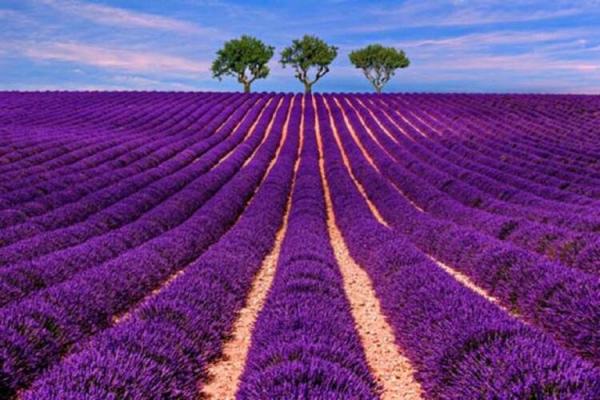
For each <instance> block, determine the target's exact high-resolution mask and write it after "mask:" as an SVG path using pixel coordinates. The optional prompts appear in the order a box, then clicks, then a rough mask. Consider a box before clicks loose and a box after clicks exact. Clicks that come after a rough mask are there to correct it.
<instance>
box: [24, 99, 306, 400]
mask: <svg viewBox="0 0 600 400" xmlns="http://www.w3.org/2000/svg"><path fill="white" fill-rule="evenodd" d="M300 117H301V103H300V97H299V96H296V97H295V100H294V105H293V107H292V110H291V115H290V121H289V127H288V130H287V138H286V141H285V143H284V144H283V147H282V149H281V151H280V154H279V156H278V157H277V158H276V160H275V163H274V164H273V167H272V169H271V170H270V171H269V174H268V175H267V177H266V178H265V180H264V181H263V183H262V184H261V185H260V187H259V189H258V191H257V193H256V195H255V197H254V198H253V199H252V200H251V201H250V203H249V205H248V207H247V208H246V210H245V211H244V212H243V214H242V215H241V217H240V219H239V221H238V222H237V223H236V224H235V225H234V226H233V227H232V228H231V229H230V230H229V231H228V232H227V233H226V234H225V235H223V237H222V238H221V239H220V240H219V241H218V242H217V243H216V244H214V245H213V246H211V247H210V248H209V249H208V250H207V251H206V252H205V253H204V254H203V255H202V256H201V257H200V258H199V259H198V260H196V261H195V262H193V263H192V264H190V265H189V266H188V267H187V268H186V269H185V272H184V274H183V275H182V276H180V277H178V278H176V279H175V280H174V281H173V282H172V283H171V284H170V285H169V286H168V287H166V288H165V289H163V290H162V291H161V292H159V293H158V294H157V295H156V296H154V297H153V298H151V299H149V300H148V301H147V302H146V303H144V304H143V305H142V306H140V307H139V308H138V309H137V310H135V311H134V312H133V313H132V314H131V316H130V317H129V318H128V319H127V320H126V321H124V322H122V323H120V324H118V325H116V326H115V327H114V328H111V329H109V330H107V331H105V332H103V333H101V334H99V335H98V336H96V337H94V338H93V339H92V340H91V341H90V342H89V344H87V345H85V346H82V350H81V351H80V352H78V353H75V354H73V355H72V356H69V357H68V358H66V359H65V360H64V361H62V362H61V363H60V364H58V365H57V366H56V368H54V369H51V370H50V371H49V372H48V373H46V374H45V375H43V376H42V377H41V378H40V379H39V380H37V381H36V382H34V384H33V385H32V388H31V390H29V391H28V392H26V393H25V394H24V396H23V400H29V399H55V398H61V399H64V400H77V399H90V400H94V399H105V398H108V397H110V396H111V395H114V394H116V393H118V395H120V396H121V397H123V398H140V399H141V398H179V399H196V398H198V397H199V393H198V391H199V386H198V382H199V381H204V380H205V379H206V375H205V370H206V367H207V363H209V362H211V361H212V360H214V359H215V358H217V357H218V356H219V355H220V354H221V351H222V346H223V339H224V338H225V337H226V335H227V334H228V333H229V332H230V331H231V329H232V327H233V324H234V321H235V318H236V314H237V312H238V310H240V309H241V308H242V306H243V305H244V303H245V301H246V296H247V294H248V292H249V290H250V287H251V284H252V279H253V277H254V275H255V274H256V272H257V270H258V268H259V267H260V265H261V263H262V260H263V259H264V257H265V256H266V255H267V253H268V252H269V251H270V249H271V248H272V247H273V243H274V240H275V235H276V233H277V230H278V229H279V227H280V226H281V225H282V222H283V214H284V209H285V205H286V202H287V197H288V194H289V192H290V188H291V182H292V177H293V166H294V161H295V158H296V152H297V146H298V141H299V128H300ZM248 167H250V165H248V166H247V168H248Z"/></svg>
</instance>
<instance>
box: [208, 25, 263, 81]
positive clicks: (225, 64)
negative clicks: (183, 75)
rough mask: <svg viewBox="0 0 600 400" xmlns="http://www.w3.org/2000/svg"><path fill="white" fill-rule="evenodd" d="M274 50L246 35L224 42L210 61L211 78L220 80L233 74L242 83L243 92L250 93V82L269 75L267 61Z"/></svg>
mask: <svg viewBox="0 0 600 400" xmlns="http://www.w3.org/2000/svg"><path fill="white" fill-rule="evenodd" d="M274 50H275V48H274V47H272V46H267V45H265V44H264V43H263V42H262V41H260V40H258V39H256V38H254V37H251V36H246V35H243V36H242V37H241V38H239V39H232V40H230V41H228V42H225V45H224V46H223V48H222V49H221V50H219V51H218V52H217V59H216V60H215V61H213V63H212V68H211V70H212V73H213V78H217V79H219V80H221V79H222V77H223V75H230V76H234V77H236V78H237V80H238V82H239V83H241V84H242V85H244V93H250V85H252V82H254V81H255V80H257V79H262V78H266V77H267V75H269V67H268V66H267V63H268V62H269V60H270V59H271V58H272V57H273V52H274Z"/></svg>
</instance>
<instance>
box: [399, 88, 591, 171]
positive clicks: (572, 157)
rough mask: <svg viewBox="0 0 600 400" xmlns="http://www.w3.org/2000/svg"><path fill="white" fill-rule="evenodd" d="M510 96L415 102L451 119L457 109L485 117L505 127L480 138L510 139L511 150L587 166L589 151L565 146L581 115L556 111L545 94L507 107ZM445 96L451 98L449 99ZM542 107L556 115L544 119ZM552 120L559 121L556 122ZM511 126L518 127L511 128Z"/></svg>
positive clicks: (572, 139)
mask: <svg viewBox="0 0 600 400" xmlns="http://www.w3.org/2000/svg"><path fill="white" fill-rule="evenodd" d="M396 98H397V99H398V98H399V97H396ZM514 99H515V97H514V96H496V100H495V101H493V102H490V101H489V98H488V97H482V96H445V97H443V98H440V97H438V96H426V97H425V98H424V99H423V100H424V102H423V103H419V105H423V104H424V105H425V107H427V108H429V109H430V110H432V108H431V107H433V108H434V109H435V110H432V111H434V114H435V115H446V116H448V117H450V118H451V119H453V118H454V117H456V115H450V114H451V113H460V115H461V117H463V118H461V119H462V120H466V121H469V120H470V119H471V118H470V117H471V116H472V117H473V119H475V120H478V119H479V118H487V119H488V120H489V121H490V122H491V123H492V126H495V127H506V128H507V129H506V130H504V131H503V133H502V135H501V136H500V137H498V136H491V135H488V134H487V132H481V134H482V139H483V138H486V137H487V138H490V139H496V140H498V141H504V140H510V141H511V143H512V144H514V145H515V147H512V146H511V151H515V150H520V151H521V152H522V153H523V154H529V155H530V156H533V157H535V156H538V157H543V159H544V160H546V161H547V162H549V163H556V165H557V166H560V165H563V166H565V167H567V168H569V167H570V166H578V167H583V168H585V167H589V166H590V164H589V162H590V161H592V160H593V157H591V156H592V154H591V153H590V154H587V155H586V156H583V154H584V153H585V152H586V150H587V149H580V151H575V152H573V148H569V147H568V146H567V144H569V143H577V138H576V137H574V136H575V135H576V134H577V132H578V131H580V128H581V124H582V123H585V122H584V120H583V119H582V118H581V116H579V115H578V116H577V117H576V118H572V117H570V116H569V115H565V113H560V109H559V108H558V104H557V103H552V102H550V103H547V102H545V101H544V100H545V99H546V100H547V99H548V98H537V99H534V100H533V101H529V102H526V103H523V102H519V104H517V105H513V106H509V107H507V105H511V104H512V103H513V100H514ZM448 100H452V102H449V101H448ZM569 100H571V99H569ZM441 107H446V108H452V110H448V113H446V112H445V110H443V109H442V108H441ZM544 107H547V109H548V110H552V112H553V113H556V117H555V118H552V119H548V118H547V117H546V116H545V115H544V113H543V110H544ZM505 121H512V122H514V124H513V123H511V125H510V126H507V124H506V122H505ZM556 122H560V124H557V123H556ZM573 122H576V125H573ZM513 127H514V128H519V129H512V128H513ZM523 133H526V134H523ZM586 142H587V141H586ZM580 143H582V142H580ZM581 150H583V151H581ZM549 152H551V153H549ZM596 157H597V155H596ZM582 162H583V163H582Z"/></svg>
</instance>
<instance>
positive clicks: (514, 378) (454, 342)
mask: <svg viewBox="0 0 600 400" xmlns="http://www.w3.org/2000/svg"><path fill="white" fill-rule="evenodd" d="M318 100H319V103H320V104H319V111H320V115H319V118H320V122H321V131H322V136H323V141H324V147H325V160H326V163H325V166H326V176H327V180H328V182H329V185H330V189H331V194H332V200H333V206H334V211H335V214H336V219H337V222H338V224H339V226H340V228H341V231H342V235H343V237H344V239H345V241H346V243H347V245H348V248H349V250H350V253H351V255H352V257H354V258H355V259H356V260H357V261H358V262H359V263H360V264H361V265H362V266H363V267H364V268H365V269H366V271H367V273H368V274H369V276H370V278H371V280H372V281H373V284H374V288H375V291H376V294H377V296H378V298H379V299H380V301H381V304H382V308H383V311H384V313H385V315H386V316H387V318H388V320H389V322H390V324H391V325H392V328H393V330H394V333H395V336H396V340H397V342H398V344H399V346H400V347H401V348H402V349H403V351H404V353H405V354H406V355H407V356H408V358H409V359H410V360H411V363H412V366H413V367H414V368H415V370H416V378H417V379H418V380H419V382H420V383H421V387H422V388H423V389H424V391H425V396H426V397H427V398H432V399H438V398H439V399H475V398H477V399H525V398H536V399H542V398H544V399H550V398H552V399H559V398H560V399H563V398H569V399H593V398H597V397H598V396H600V375H599V374H598V372H597V370H595V369H594V368H593V366H592V365H591V364H590V363H588V362H585V361H582V360H579V359H577V358H576V357H573V356H572V355H571V354H569V353H567V352H566V351H564V350H562V349H561V348H560V347H559V346H557V345H556V344H555V343H554V342H553V341H552V340H550V339H548V338H547V337H546V336H545V335H543V334H541V333H540V332H539V331H537V330H536V329H533V328H530V327H528V326H526V325H524V324H522V323H520V322H518V321H516V320H515V319H513V318H510V317H508V316H507V315H506V314H505V313H504V312H502V311H501V310H500V309H499V308H498V307H496V306H495V305H493V304H492V303H489V302H487V301H486V300H484V299H483V298H482V297H480V296H478V295H477V294H475V293H474V292H472V291H470V290H468V289H467V288H465V287H464V286H462V285H461V284H460V283H458V282H457V281H456V280H454V279H453V278H452V277H451V276H450V275H448V274H446V273H445V272H443V271H442V270H441V269H440V268H439V267H437V266H436V265H434V264H433V263H432V262H431V261H430V260H429V259H428V258H427V257H426V256H425V255H424V254H423V253H421V252H420V251H419V250H417V249H416V248H415V247H414V245H413V244H412V243H411V242H410V241H409V240H407V239H406V238H405V237H404V236H403V235H401V234H399V233H398V232H396V231H393V230H390V229H388V228H386V227H384V226H383V225H381V224H379V223H378V222H377V220H375V218H374V217H373V215H372V213H371V211H370V210H369V208H368V206H367V204H366V202H365V201H364V199H363V198H362V196H361V195H360V194H359V193H358V191H357V189H356V187H355V185H354V183H353V182H352V180H351V179H350V176H349V174H348V171H347V169H346V168H345V167H344V165H343V163H342V160H341V155H340V153H339V148H338V147H337V145H336V143H335V142H334V141H333V138H332V133H331V127H330V125H329V116H328V115H327V111H326V110H325V109H324V106H323V105H322V104H321V102H320V100H321V98H318ZM333 113H334V114H336V112H335V111H334V112H333ZM336 118H337V117H336ZM341 135H344V133H341ZM353 158H354V157H353ZM361 168H364V169H365V170H367V168H366V166H363V167H361ZM371 172H373V171H372V170H371ZM365 176H366V174H365ZM368 178H369V181H368V182H369V186H371V188H376V190H382V189H383V188H384V187H385V186H386V185H387V183H386V182H385V181H384V180H382V179H381V176H379V175H378V174H376V173H371V174H369V176H368ZM387 191H388V192H389V187H388V190H387ZM383 192H386V191H385V190H384V191H383ZM380 210H382V209H381V208H380ZM391 211H392V212H393V213H395V214H396V215H398V216H399V217H398V219H403V220H404V221H405V222H407V223H408V224H411V220H412V218H413V217H412V216H411V215H410V214H405V213H404V210H403V209H401V208H392V209H391Z"/></svg>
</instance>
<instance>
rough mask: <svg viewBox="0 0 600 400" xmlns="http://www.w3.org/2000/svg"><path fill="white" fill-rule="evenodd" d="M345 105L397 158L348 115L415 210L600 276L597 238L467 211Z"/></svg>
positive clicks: (367, 117) (363, 114)
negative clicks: (420, 175)
mask: <svg viewBox="0 0 600 400" xmlns="http://www.w3.org/2000/svg"><path fill="white" fill-rule="evenodd" d="M345 100H349V101H350V104H352V107H354V108H355V109H356V110H357V111H358V112H359V113H360V117H361V118H362V120H364V121H365V123H366V127H368V129H369V130H370V131H371V132H372V133H373V134H374V135H375V137H376V138H377V140H378V141H379V142H380V143H381V146H383V147H384V148H385V149H386V150H388V151H389V152H391V153H393V154H394V155H395V157H396V158H395V159H392V158H391V156H389V155H388V154H387V153H385V152H384V151H383V149H382V148H381V147H380V146H379V145H378V144H377V143H375V141H374V140H373V139H372V138H371V136H370V135H368V134H365V133H366V132H365V131H364V129H363V126H362V122H361V121H360V120H359V119H358V118H357V116H356V115H355V113H351V114H350V116H349V118H350V119H351V120H352V124H353V125H354V126H356V127H357V128H356V130H357V132H358V133H359V137H360V140H361V142H362V143H363V144H364V146H365V148H366V149H367V151H368V152H369V153H371V154H373V155H374V161H375V162H376V163H377V166H378V167H379V168H380V170H381V172H382V173H383V174H384V175H385V176H386V178H387V179H388V180H389V181H390V182H393V183H394V184H395V185H396V186H397V187H398V188H399V189H400V190H401V191H402V193H403V194H404V195H405V196H407V197H408V198H409V199H410V200H411V201H412V202H413V203H415V204H416V205H417V206H419V207H421V208H422V209H424V210H425V211H426V212H429V213H431V214H432V215H433V216H435V217H437V218H441V219H447V220H451V221H453V222H455V223H457V224H460V225H465V226H471V227H473V228H475V229H477V230H479V231H481V232H483V233H486V234H488V235H490V236H492V237H494V238H496V239H499V240H505V241H509V242H512V243H514V244H515V245H517V246H519V247H522V248H524V249H526V250H529V251H533V252H537V253H540V254H542V255H545V256H547V257H548V258H549V259H550V260H554V261H557V262H560V263H562V264H564V265H567V266H570V267H574V268H578V269H581V270H583V271H586V272H591V273H600V258H597V257H595V256H594V255H595V254H597V251H598V249H599V248H600V247H599V244H600V241H599V239H598V237H597V236H596V235H593V234H587V233H578V232H573V231H570V230H568V229H564V228H560V227H555V226H551V225H545V224H540V223H537V222H534V221H530V220H528V219H526V218H523V217H515V218H513V217H508V216H502V215H495V214H492V213H490V212H488V211H485V210H481V209H477V208H470V207H466V206H465V205H463V204H462V203H460V202H458V201H457V200H455V199H454V198H452V197H450V196H449V195H448V194H446V193H444V192H442V191H441V190H439V189H438V188H436V187H435V186H433V185H431V184H430V183H429V182H427V181H426V180H424V179H422V178H421V177H419V176H417V175H415V174H413V173H412V172H411V171H410V170H409V169H408V168H407V167H405V165H408V164H410V165H412V169H413V170H416V169H417V168H421V171H422V172H421V174H422V175H425V174H428V173H430V169H428V168H427V166H426V165H423V164H421V167H416V166H417V165H418V160H416V159H415V158H414V157H413V156H412V155H411V154H410V152H407V151H406V150H404V148H402V147H401V146H399V145H398V144H397V143H395V142H394V141H392V140H391V139H390V138H389V137H388V136H387V135H386V134H385V133H384V132H383V130H382V129H381V128H380V126H379V125H378V124H377V122H376V121H375V120H374V119H373V118H372V116H371V115H370V114H369V113H368V111H367V110H366V109H365V108H364V107H362V106H361V105H360V104H358V103H356V102H355V101H354V100H353V99H350V98H345ZM433 174H434V173H431V175H433Z"/></svg>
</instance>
